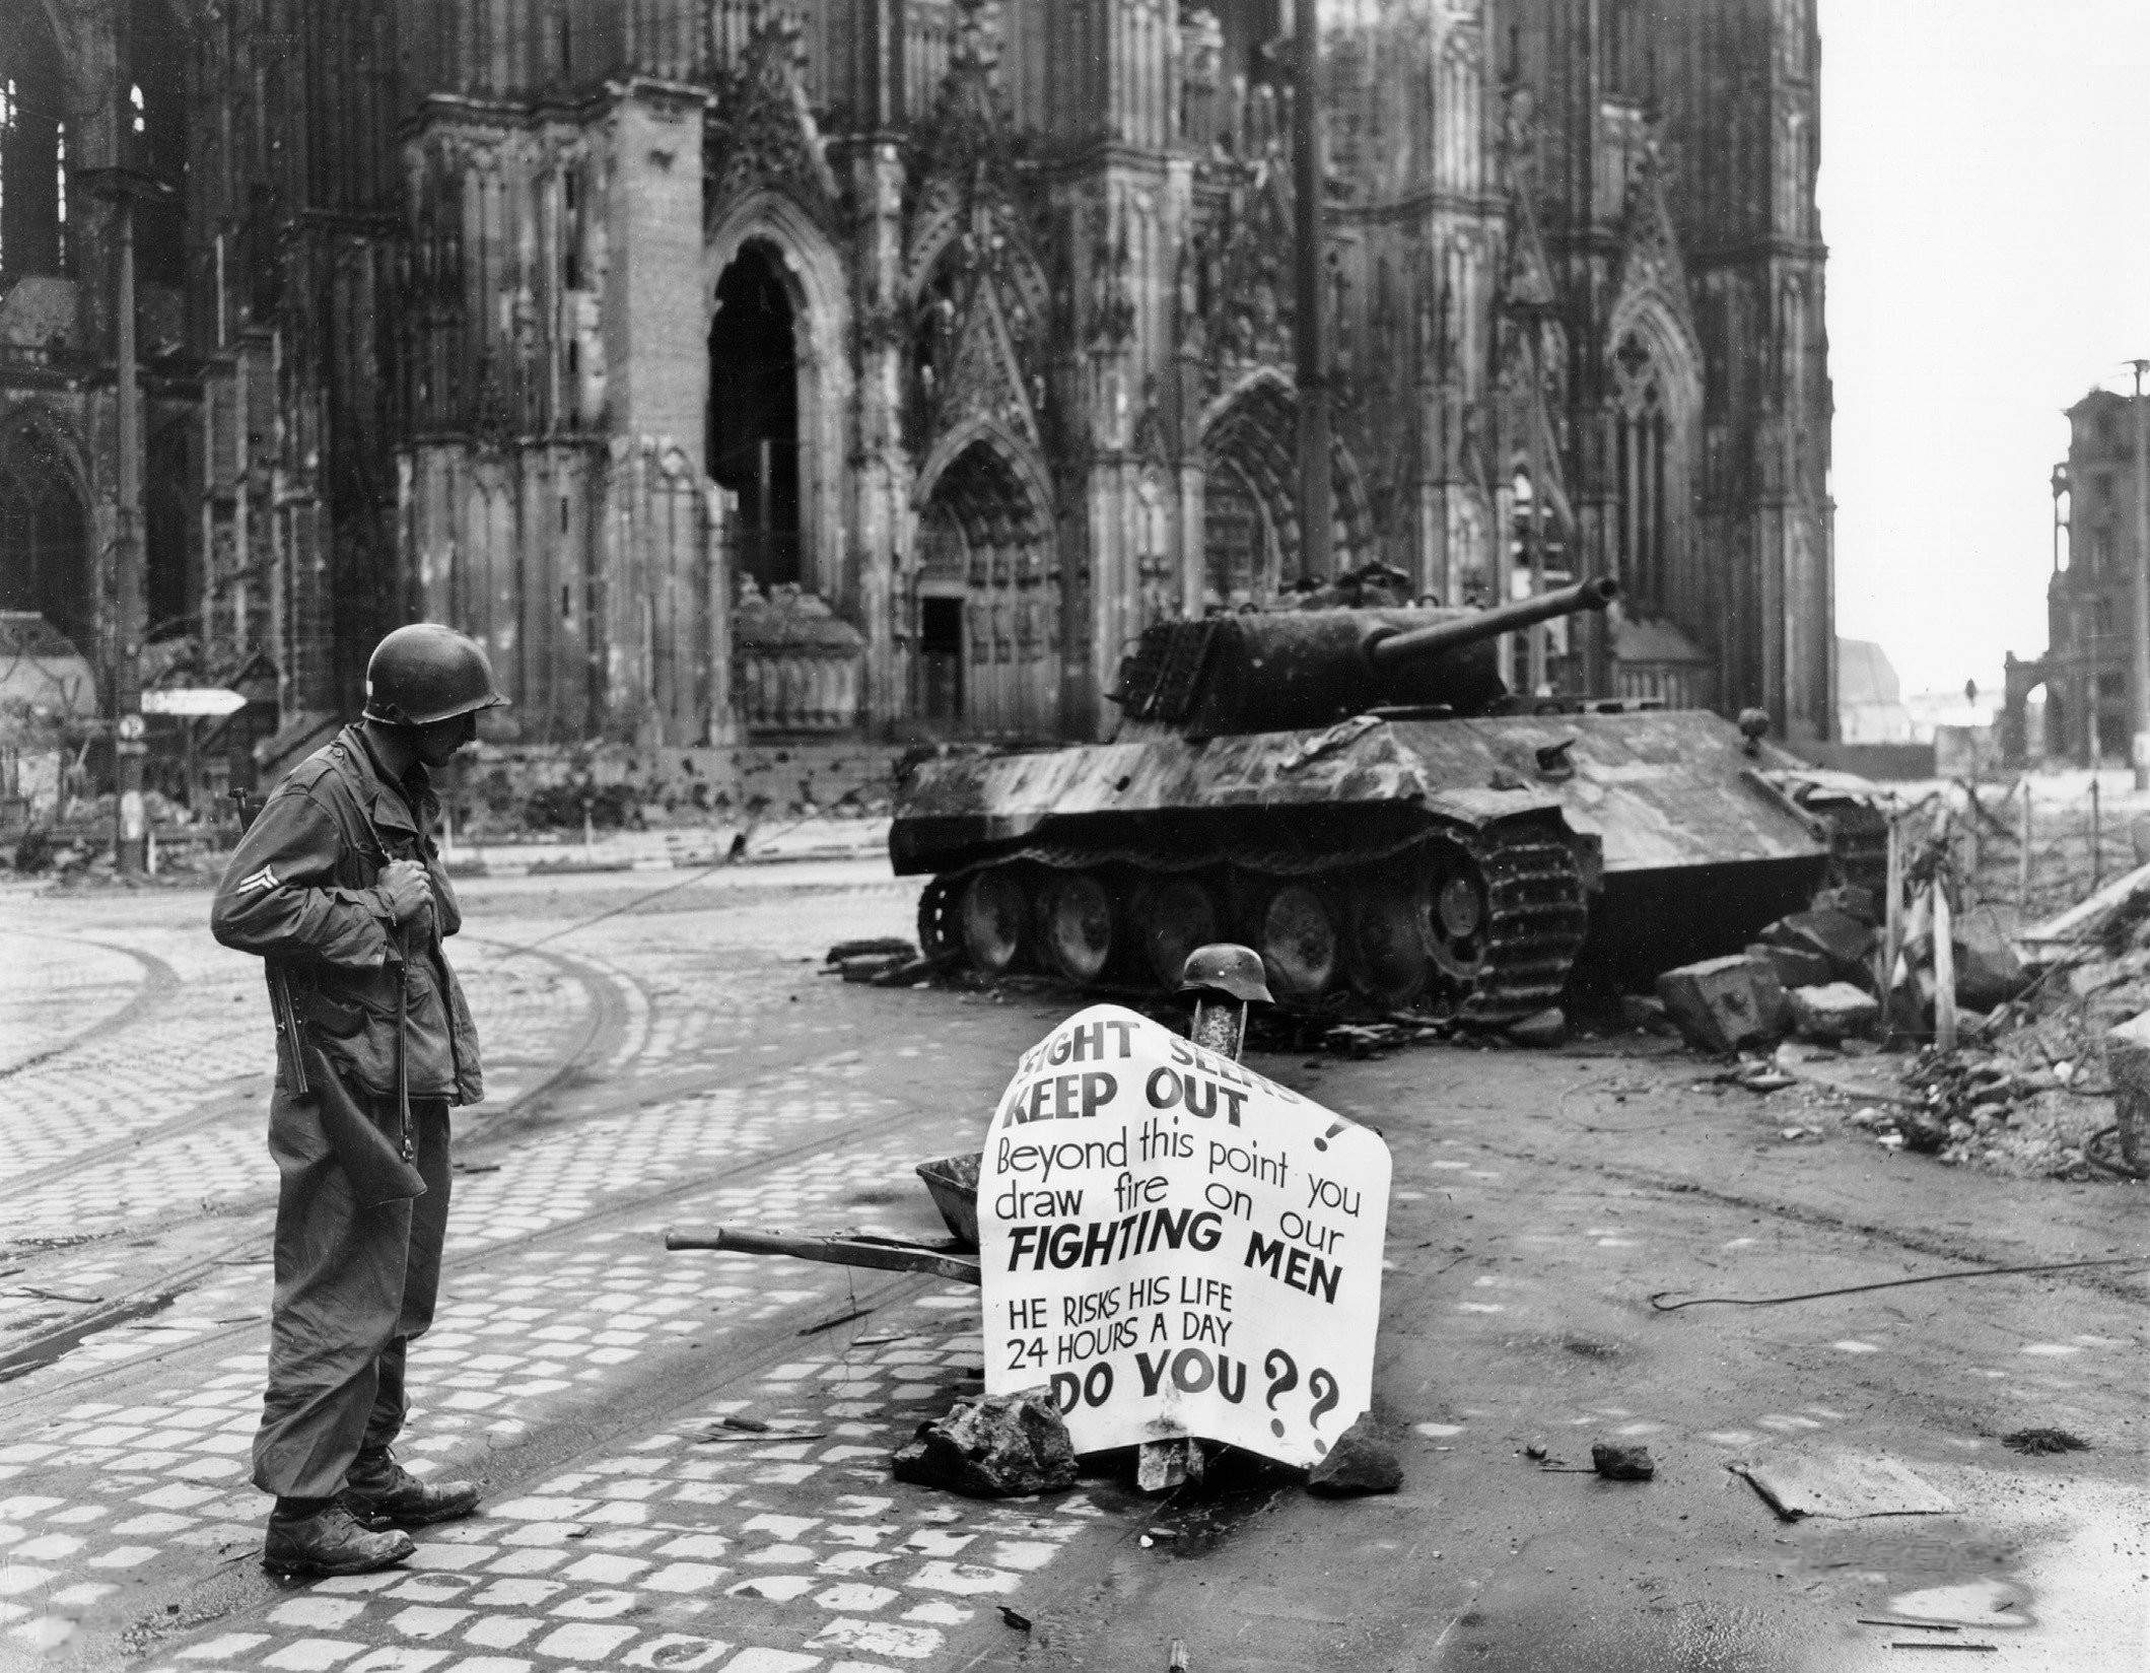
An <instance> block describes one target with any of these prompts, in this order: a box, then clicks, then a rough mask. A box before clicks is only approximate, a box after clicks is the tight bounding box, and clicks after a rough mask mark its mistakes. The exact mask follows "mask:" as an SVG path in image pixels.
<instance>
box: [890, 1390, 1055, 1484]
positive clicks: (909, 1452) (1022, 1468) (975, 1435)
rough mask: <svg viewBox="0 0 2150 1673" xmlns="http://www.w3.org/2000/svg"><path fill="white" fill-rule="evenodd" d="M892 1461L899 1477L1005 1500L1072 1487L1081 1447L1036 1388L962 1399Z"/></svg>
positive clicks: (923, 1425)
mask: <svg viewBox="0 0 2150 1673" xmlns="http://www.w3.org/2000/svg"><path fill="white" fill-rule="evenodd" d="M894 1467H895V1474H896V1479H897V1480H898V1481H908V1482H912V1483H914V1484H915V1485H917V1486H920V1487H939V1488H945V1489H946V1490H947V1491H949V1492H951V1493H961V1494H964V1495H965V1496H966V1497H969V1498H973V1499H1005V1498H1013V1497H1015V1496H1017V1495H1020V1494H1024V1493H1048V1492H1052V1491H1055V1490H1056V1489H1059V1488H1062V1487H1072V1486H1074V1485H1075V1447H1074V1444H1073V1443H1072V1442H1071V1441H1070V1440H1069V1439H1068V1430H1067V1425H1066V1424H1065V1423H1063V1422H1062V1421H1061V1420H1060V1411H1059V1408H1058V1407H1057V1406H1055V1405H1054V1404H1053V1400H1052V1396H1051V1395H1050V1394H1048V1393H1047V1392H1046V1391H1045V1390H1044V1389H1042V1388H1034V1389H1026V1390H1025V1391H1024V1392H1022V1393H1020V1394H1001V1395H984V1394H981V1395H976V1396H973V1397H970V1398H967V1399H962V1400H958V1401H957V1402H956V1403H955V1405H954V1406H952V1407H951V1408H950V1409H949V1412H948V1415H947V1416H946V1417H942V1418H935V1419H934V1420H933V1421H932V1422H930V1423H921V1424H920V1425H919V1426H918V1433H917V1434H915V1435H914V1436H912V1437H911V1439H910V1440H908V1441H906V1442H905V1443H904V1444H903V1446H902V1447H900V1448H899V1449H898V1450H897V1452H896V1456H895V1460H894Z"/></svg>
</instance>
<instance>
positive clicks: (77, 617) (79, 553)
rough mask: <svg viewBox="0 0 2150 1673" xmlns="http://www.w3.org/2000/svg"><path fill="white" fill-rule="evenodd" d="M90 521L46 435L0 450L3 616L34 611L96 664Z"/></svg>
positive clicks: (20, 435)
mask: <svg viewBox="0 0 2150 1673" xmlns="http://www.w3.org/2000/svg"><path fill="white" fill-rule="evenodd" d="M94 578H95V577H94V571H93V570H92V568H91V565H90V544H89V519H88V516H87V514H86V513H85V512H84V510H83V505H82V498H81V496H80V495H79V494H78V493H77V492H76V491H75V479H74V473H73V472H72V471H70V470H69V469H68V466H67V461H66V458H65V456H64V455H63V454H62V453H61V451H60V449H59V447H58V445H57V444H56V443H55V442H54V441H53V440H52V438H51V437H50V436H48V435H46V434H45V432H44V431H42V430H40V429H37V428H35V427H25V428H20V429H17V430H15V431H14V432H13V433H12V434H11V435H9V436H8V437H7V438H6V440H5V442H4V443H0V610H33V611H35V612H37V613H38V614H39V615H41V616H43V617H44V618H45V620H46V621H47V622H48V623H50V624H51V625H52V626H53V627H54V628H56V629H58V630H59V631H60V632H61V633H64V634H65V635H66V636H67V637H68V639H69V640H70V641H72V642H73V644H74V647H75V649H76V650H78V651H80V652H81V653H82V654H83V655H84V656H86V657H88V658H90V659H91V660H92V661H94V660H95V659H96V656H97V625H96V623H97V618H96V611H95V589H94V586H93V581H94Z"/></svg>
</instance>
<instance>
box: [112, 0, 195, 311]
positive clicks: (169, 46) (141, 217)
mask: <svg viewBox="0 0 2150 1673" xmlns="http://www.w3.org/2000/svg"><path fill="white" fill-rule="evenodd" d="M127 29H128V35H127V73H128V78H129V79H128V87H127V95H126V97H127V107H126V109H125V110H124V111H123V112H122V113H121V122H122V129H123V131H122V134H121V154H122V156H123V157H124V158H125V160H126V162H127V164H128V166H129V167H132V168H138V169H140V170H141V171H142V172H143V173H145V174H147V175H149V176H150V177H151V178H152V179H154V180H156V181H157V182H158V183H159V184H161V185H162V186H164V187H165V188H166V191H165V194H164V195H162V196H160V197H157V198H154V199H150V200H148V201H145V202H143V203H141V204H139V205H138V206H137V207H136V210H135V219H134V259H135V272H136V276H137V277H138V278H139V279H140V280H141V282H142V283H143V284H145V285H164V286H169V287H171V288H173V289H177V288H180V287H182V286H184V285H185V284H186V282H187V252H186V245H187V223H186V175H187V77H186V66H187V62H188V58H189V55H190V53H191V50H192V48H191V46H190V44H189V42H188V39H187V36H186V34H185V32H184V31H182V30H181V29H180V27H179V24H178V21H177V19H175V18H174V17H173V15H172V10H171V7H170V6H169V5H167V4H166V3H165V0H133V4H132V6H131V7H130V8H129V10H128V24H127ZM150 346H151V345H149V344H148V343H146V342H145V344H144V348H145V350H146V349H147V348H149V347H150Z"/></svg>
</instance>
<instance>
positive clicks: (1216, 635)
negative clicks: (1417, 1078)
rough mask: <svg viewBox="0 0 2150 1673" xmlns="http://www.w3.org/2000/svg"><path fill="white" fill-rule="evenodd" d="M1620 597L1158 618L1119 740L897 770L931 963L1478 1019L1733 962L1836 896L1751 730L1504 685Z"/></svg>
mask: <svg viewBox="0 0 2150 1673" xmlns="http://www.w3.org/2000/svg"><path fill="white" fill-rule="evenodd" d="M1332 592H1333V589H1332ZM1617 593H1618V587H1617V585H1616V583H1614V582H1612V581H1610V580H1594V581H1586V582H1583V583H1581V584H1579V585H1576V586H1572V587H1567V588H1564V589H1562V590H1560V591H1557V592H1552V593H1547V594H1545V595H1543V596H1540V597H1537V598H1532V599H1527V600H1524V601H1521V602H1519V603H1515V604H1510V605H1506V606H1503V607H1500V608H1497V609H1490V610H1483V611H1480V610H1462V609H1440V608H1404V607H1393V606H1384V605H1380V604H1375V605H1372V606H1366V605H1363V604H1361V605H1358V606H1353V605H1349V604H1346V605H1343V606H1337V607H1325V608H1300V609H1291V610H1271V611H1261V612H1243V613H1240V614H1237V615H1216V616H1210V617H1206V618H1203V619H1200V620H1180V621H1169V622H1162V623H1159V624H1157V625H1155V626H1152V627H1150V628H1149V629H1147V630H1146V631H1145V632H1144V633H1143V635H1142V637H1141V639H1140V641H1139V642H1138V643H1137V645H1136V646H1135V648H1134V650H1133V651H1132V652H1131V653H1130V654H1129V655H1128V656H1127V657H1125V658H1124V659H1123V661H1122V663H1121V665H1120V671H1119V679H1118V683H1117V685H1116V687H1115V689H1114V691H1113V692H1112V693H1111V696H1112V699H1113V701H1114V702H1115V703H1117V704H1118V705H1119V708H1120V713H1121V722H1120V726H1119V729H1118V731H1117V733H1116V734H1115V736H1114V737H1113V738H1112V740H1111V741H1110V742H1107V743H1100V744H1086V745H1075V746H1069V747H1064V748H1058V749H1036V750H1005V751H998V752H973V753H944V754H939V755H936V756H933V757H930V758H927V759H923V760H920V761H917V762H915V763H914V764H913V765H912V766H911V767H910V768H909V769H908V771H907V772H906V774H905V776H904V778H903V781H902V783H901V785H900V786H899V789H898V793H897V797H896V803H895V807H894V810H893V812H894V817H893V819H892V821H891V825H890V830H889V854H890V859H891V861H892V863H893V866H894V869H895V870H896V872H897V873H898V874H899V875H917V874H920V873H927V874H930V876H929V880H928V882H927V884H926V887H925V890H924V893H923V895H922V897H921V900H920V904H919V934H920V939H921V945H922V947H923V949H924V950H925V952H926V953H927V955H928V956H930V957H932V958H935V959H937V960H943V961H947V962H949V963H957V964H963V965H968V966H969V967H971V968H973V969H975V970H977V971H978V972H980V973H982V974H984V975H987V976H1000V975H1004V974H1007V973H1009V972H1014V971H1020V970H1034V971H1038V972H1041V973H1044V974H1047V975H1051V976H1056V977H1059V978H1062V979H1064V980H1066V981H1068V982H1071V983H1074V984H1076V985H1079V986H1084V987H1103V988H1120V989H1123V990H1124V989H1125V988H1128V987H1150V988H1169V987H1170V986H1171V985H1172V983H1174V982H1175V981H1177V979H1178V976H1179V972H1180V968H1181V965H1182V963H1183V962H1184V961H1185V959H1186V956H1187V954H1188V952H1189V951H1190V950H1191V949H1192V948H1194V947H1196V946H1199V945H1201V944H1203V943H1204V942H1209V941H1216V940H1237V941H1243V942H1245V943H1247V944H1248V945H1250V946H1253V947H1255V948H1256V949H1258V950H1259V952H1260V953H1261V955H1262V961H1263V963H1264V965H1265V966H1266V968H1267V970H1268V972H1269V979H1270V984H1271V988H1272V990H1273V991H1274V993H1275V994H1276V996H1277V999H1278V1000H1279V1001H1280V1002H1282V1003H1283V1004H1285V1005H1287V1006H1292V1007H1296V1008H1301V1009H1325V1008H1327V1007H1328V1006H1330V1005H1331V1004H1333V1003H1335V1002H1336V1001H1337V1000H1338V999H1339V998H1340V997H1341V996H1346V995H1349V994H1354V993H1355V994H1356V995H1357V996H1358V997H1359V998H1360V999H1361V1000H1363V1001H1366V1002H1369V1003H1371V1004H1372V1005H1374V1006H1377V1007H1379V1008H1381V1009H1384V1010H1393V1009H1401V1008H1405V1007H1413V1008H1419V1009H1435V1010H1439V1011H1444V1012H1448V1013H1452V1014H1460V1015H1463V1016H1466V1017H1473V1018H1481V1019H1486V1020H1497V1019H1502V1018H1510V1017H1516V1016H1521V1015H1525V1014H1528V1013H1529V1012H1532V1011H1535V1010H1537V1009H1540V1008H1542V1007H1544V1006H1547V1005H1550V1004H1553V1003H1555V1002H1557V1001H1558V999H1559V998H1560V995H1561V994H1562V992H1563V990H1564V989H1565V988H1566V986H1567V984H1568V981H1569V979H1570V975H1571V972H1572V971H1573V969H1574V967H1575V965H1576V963H1577V960H1578V959H1579V958H1585V957H1587V958H1588V960H1589V962H1590V964H1591V966H1592V967H1593V968H1594V969H1595V970H1597V971H1598V972H1599V973H1600V974H1602V975H1605V976H1608V977H1615V978H1617V977H1627V978H1630V979H1631V978H1633V977H1634V976H1636V975H1638V974H1647V973H1654V972H1655V971H1657V970H1663V969H1667V968H1670V967H1671V966H1673V965H1675V964H1679V963H1682V962H1685V961H1686V960H1688V959H1690V958H1694V957H1701V956H1706V955H1707V954H1710V953H1712V952H1721V951H1730V950H1735V949H1737V948H1738V947H1739V946H1740V945H1742V944H1744V943H1745V942H1746V941H1747V940H1750V939H1751V938H1752V937H1753V935H1754V934H1755V933H1756V932H1757V931H1759V930H1760V929H1761V928H1762V926H1764V925H1765V924H1767V923H1769V922H1770V921H1772V920H1773V919H1775V918H1777V917H1779V916H1781V915H1783V914H1784V913H1786V912H1788V911H1795V910H1797V909H1799V908H1800V907H1802V906H1804V905H1806V904H1807V902H1808V901H1809V899H1810V898H1811V897H1812V895H1813V893H1814V891H1815V889H1816V888H1817V887H1819V886H1820V885H1821V884H1822V883H1824V882H1825V881H1827V880H1829V872H1830V867H1831V861H1832V854H1831V830H1830V827H1829V825H1828V823H1827V821H1826V820H1825V819H1824V818H1822V817H1821V816H1819V815H1817V814H1816V813H1813V812H1810V811H1809V810H1807V809H1805V808H1802V807H1801V806H1800V805H1799V803H1798V801H1797V800H1796V795H1797V793H1798V792H1797V789H1796V787H1794V786H1791V785H1788V784H1787V783H1785V782H1780V781H1779V775H1782V774H1785V773H1796V772H1797V771H1798V770H1799V767H1800V764H1799V763H1798V762H1796V761H1794V760H1793V759H1792V758H1791V757H1789V756H1785V755H1782V754H1781V753H1780V752H1778V751H1775V750H1773V749H1771V748H1770V747H1769V746H1768V745H1766V744H1765V743H1763V742H1762V740H1761V738H1760V737H1759V735H1758V730H1759V729H1758V728H1757V726H1756V725H1755V724H1754V722H1753V720H1752V719H1751V718H1750V719H1749V720H1748V721H1747V722H1746V724H1745V725H1744V727H1738V726H1734V725H1733V724H1732V723H1731V722H1728V721H1726V720H1725V719H1723V718H1722V717H1721V716H1718V715H1716V714H1712V713H1707V712H1703V711H1699V710H1696V711H1666V710H1664V709H1662V708H1657V707H1654V706H1648V705H1640V706H1639V705H1636V704H1633V703H1628V704H1622V703H1617V702H1574V701H1569V702H1552V701H1542V700H1520V699H1517V698H1515V697H1512V696H1511V695H1510V694H1509V692H1508V690H1507V687H1506V686H1505V684H1504V683H1503V682H1502V680H1501V677H1500V674H1499V668H1498V654H1497V647H1496V644H1495V641H1496V640H1498V639H1499V638H1500V637H1501V636H1502V635H1503V634H1507V633H1511V632H1514V631H1516V630H1518V629H1520V628H1523V627H1527V626H1530V625H1532V624H1535V623H1538V622H1542V621H1546V620H1550V619H1552V618H1555V617H1561V616H1569V615H1573V614H1576V613H1578V612H1581V611H1585V610H1602V609H1604V608H1605V607H1606V606H1607V605H1608V604H1609V603H1610V602H1611V601H1612V600H1613V598H1614V597H1615V596H1617ZM1375 596H1376V597H1379V596H1380V594H1379V593H1378V591H1377V592H1376V594H1375Z"/></svg>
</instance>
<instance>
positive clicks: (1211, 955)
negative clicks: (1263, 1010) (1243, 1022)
mask: <svg viewBox="0 0 2150 1673" xmlns="http://www.w3.org/2000/svg"><path fill="white" fill-rule="evenodd" d="M1179 991H1180V992H1181V993H1225V994H1230V995H1231V996H1232V997H1233V998H1234V999H1236V1000H1238V1001H1240V1003H1242V1004H1250V1003H1252V1002H1253V1001H1255V1000H1257V999H1258V1000H1260V1001H1261V1002H1262V1003H1263V1004H1264V1005H1274V1004H1275V1003H1276V1001H1275V1000H1274V999H1272V998H1270V997H1269V977H1268V973H1267V972H1266V971H1265V970H1263V968H1262V956H1261V954H1259V953H1257V952H1256V951H1255V950H1254V949H1253V948H1252V947H1242V946H1239V945H1237V944H1236V943H1234V942H1230V941H1212V942H1210V943H1208V944H1207V945H1206V946H1201V947H1197V948H1195V950H1194V951H1193V952H1191V953H1189V954H1188V955H1187V962H1186V963H1185V964H1184V965H1182V966H1181V967H1180V985H1179Z"/></svg>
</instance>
